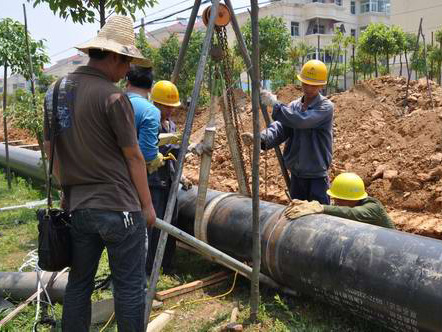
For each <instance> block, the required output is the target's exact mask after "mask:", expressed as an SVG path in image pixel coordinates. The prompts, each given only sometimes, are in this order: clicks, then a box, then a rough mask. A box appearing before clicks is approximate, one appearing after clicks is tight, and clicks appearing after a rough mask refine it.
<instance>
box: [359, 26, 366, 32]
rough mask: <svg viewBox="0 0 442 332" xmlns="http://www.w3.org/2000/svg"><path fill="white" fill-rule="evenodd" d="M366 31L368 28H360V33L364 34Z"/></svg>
mask: <svg viewBox="0 0 442 332" xmlns="http://www.w3.org/2000/svg"><path fill="white" fill-rule="evenodd" d="M365 29H367V27H366V26H365V27H360V28H359V32H360V33H363V32H364V30H365Z"/></svg>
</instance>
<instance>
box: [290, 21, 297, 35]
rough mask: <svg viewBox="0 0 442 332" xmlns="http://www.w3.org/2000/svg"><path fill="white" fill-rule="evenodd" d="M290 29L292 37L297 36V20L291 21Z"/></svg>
mask: <svg viewBox="0 0 442 332" xmlns="http://www.w3.org/2000/svg"><path fill="white" fill-rule="evenodd" d="M290 31H291V35H292V37H294V36H299V22H291V24H290Z"/></svg>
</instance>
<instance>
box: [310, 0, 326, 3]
mask: <svg viewBox="0 0 442 332" xmlns="http://www.w3.org/2000/svg"><path fill="white" fill-rule="evenodd" d="M324 1H325V0H312V2H319V3H324Z"/></svg>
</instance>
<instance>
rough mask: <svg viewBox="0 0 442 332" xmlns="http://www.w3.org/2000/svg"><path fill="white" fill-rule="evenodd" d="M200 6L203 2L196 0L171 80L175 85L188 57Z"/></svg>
mask: <svg viewBox="0 0 442 332" xmlns="http://www.w3.org/2000/svg"><path fill="white" fill-rule="evenodd" d="M200 6H201V0H195V4H194V5H193V8H192V12H191V14H190V18H189V21H188V22H187V27H186V32H185V34H184V38H183V41H182V43H181V47H180V53H179V54H178V59H177V61H176V62H175V67H174V68H173V72H172V78H171V81H172V82H173V83H176V81H177V80H178V78H179V77H180V71H181V67H182V66H183V62H184V56H185V55H186V52H187V47H188V46H189V40H190V36H191V34H192V31H193V27H194V25H195V19H196V16H197V15H198V10H199V9H200Z"/></svg>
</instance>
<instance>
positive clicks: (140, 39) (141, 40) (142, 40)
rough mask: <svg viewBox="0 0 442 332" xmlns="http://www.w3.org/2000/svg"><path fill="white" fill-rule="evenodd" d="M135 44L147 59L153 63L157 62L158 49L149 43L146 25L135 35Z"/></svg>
mask: <svg viewBox="0 0 442 332" xmlns="http://www.w3.org/2000/svg"><path fill="white" fill-rule="evenodd" d="M135 46H136V47H137V48H138V49H139V50H140V51H141V53H142V54H143V56H144V57H145V58H146V59H150V61H151V62H152V64H153V63H154V62H155V58H156V49H155V48H153V47H152V46H151V45H150V44H149V43H148V41H147V37H146V32H145V30H144V27H141V28H140V30H139V31H138V33H137V34H136V36H135Z"/></svg>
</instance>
